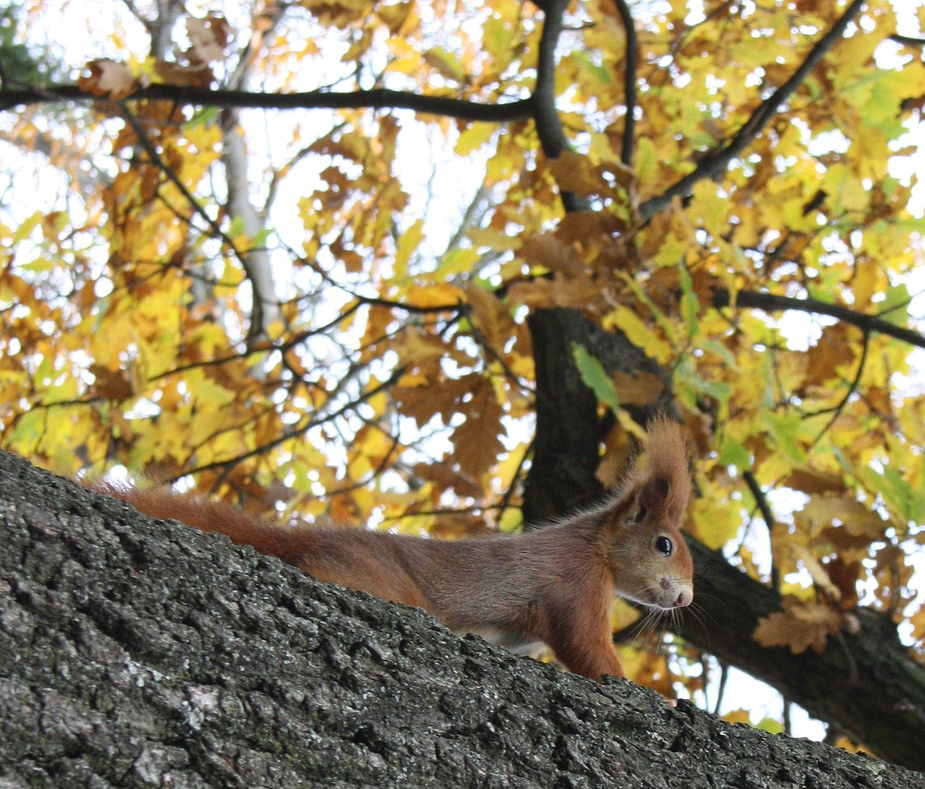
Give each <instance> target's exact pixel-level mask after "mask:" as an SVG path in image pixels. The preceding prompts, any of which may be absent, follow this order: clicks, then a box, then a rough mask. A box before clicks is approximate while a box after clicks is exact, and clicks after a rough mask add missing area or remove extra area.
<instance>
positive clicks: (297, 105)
mask: <svg viewBox="0 0 925 789" xmlns="http://www.w3.org/2000/svg"><path fill="white" fill-rule="evenodd" d="M139 99H145V100H148V101H171V102H175V103H177V104H189V105H193V106H199V107H235V108H238V109H246V108H250V109H265V110H295V109H303V110H313V109H326V110H336V109H363V108H370V109H408V110H414V111H416V112H421V113H425V114H432V115H443V116H446V117H449V118H458V119H460V120H468V121H487V122H492V123H502V122H506V121H523V120H529V119H530V118H531V117H533V100H532V99H529V98H528V99H521V100H519V101H512V102H508V103H505V104H481V103H478V102H473V101H466V100H463V99H451V98H446V97H443V96H422V95H420V94H417V93H409V92H407V91H400V90H387V89H385V88H376V89H374V90H358V91H353V92H350V93H332V92H330V91H322V90H313V91H307V92H304V93H254V92H250V91H244V90H211V89H209V88H197V87H193V86H178V85H149V86H148V87H146V88H142V89H141V90H138V91H136V92H135V93H133V94H132V95H131V96H127V97H124V98H123V99H122V100H123V101H132V100H139ZM52 101H80V102H94V103H96V104H108V103H110V101H111V100H110V99H107V98H106V97H104V96H93V95H91V94H89V93H86V92H84V91H82V90H80V88H79V87H78V86H77V85H56V86H52V87H48V88H24V89H20V90H0V112H2V111H4V110H10V109H13V108H14V107H22V106H27V105H30V104H40V103H46V102H52Z"/></svg>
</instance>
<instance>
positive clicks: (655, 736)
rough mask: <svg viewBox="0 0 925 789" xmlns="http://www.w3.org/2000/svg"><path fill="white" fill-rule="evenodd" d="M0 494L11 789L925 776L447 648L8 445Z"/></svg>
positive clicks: (913, 781) (4, 770)
mask: <svg viewBox="0 0 925 789" xmlns="http://www.w3.org/2000/svg"><path fill="white" fill-rule="evenodd" d="M0 480H2V485H0V534H2V540H3V551H2V552H0V730H2V732H3V736H2V737H0V786H3V787H19V786H32V787H56V789H69V787H84V786H93V787H107V786H119V787H147V786H170V787H212V786H215V787H230V786H242V787H256V786H260V787H275V786H280V787H283V786H285V787H300V786H326V787H347V786H351V787H352V786H403V787H413V786H422V785H425V784H426V785H429V786H452V787H465V786H479V787H534V786H542V787H579V786H588V787H591V786H594V787H601V786H620V787H643V786H645V787H652V786H666V787H667V786H672V787H679V786H683V787H707V786H738V787H770V786H774V787H806V786H812V787H818V788H821V789H824V788H825V787H871V788H873V787H879V788H880V789H884V788H886V789H890V788H891V787H897V789H899V788H900V787H902V789H908V787H911V786H925V782H923V780H922V777H921V776H917V775H915V774H914V773H910V772H908V771H906V770H904V769H902V768H897V767H892V766H890V765H887V764H885V763H882V762H878V761H876V760H873V759H868V758H865V757H860V756H853V755H850V754H847V753H844V752H841V751H838V750H835V749H832V748H829V747H828V746H825V745H822V744H818V743H809V742H803V741H799V740H792V739H790V738H787V737H784V736H773V735H769V734H767V733H765V732H761V731H757V730H753V729H750V728H748V727H744V726H732V725H728V724H725V723H723V722H722V721H719V720H717V719H715V718H713V717H711V716H710V715H708V714H706V713H704V712H701V711H699V710H697V709H696V708H694V707H693V706H692V705H690V704H687V703H685V702H681V703H680V704H679V706H678V708H677V709H671V708H669V707H668V706H667V705H666V704H665V703H664V702H663V700H662V699H661V698H659V697H658V696H656V695H655V694H653V693H652V692H650V691H646V690H644V689H642V688H639V687H636V686H634V685H632V684H631V683H628V682H625V681H622V680H615V681H609V682H607V683H606V684H603V685H599V684H596V683H593V682H591V681H589V680H585V679H582V678H580V677H577V676H573V675H568V674H564V673H561V672H559V671H557V670H556V669H554V668H552V667H551V666H547V665H543V664H540V663H537V662H535V661H532V660H530V659H529V658H518V657H514V656H511V655H508V654H506V653H504V652H503V651H501V650H499V649H496V648H493V647H491V646H489V645H488V644H486V643H484V642H482V641H480V640H478V639H476V638H467V639H459V638H456V637H455V636H453V635H452V634H450V633H448V632H447V631H446V630H444V629H443V628H441V627H439V626H438V625H437V624H436V623H435V622H433V620H431V619H429V618H428V617H426V616H425V615H424V614H423V613H422V612H420V611H416V610H411V609H405V608H401V607H398V606H393V605H389V604H387V603H384V602H382V601H377V600H374V599H373V598H369V597H367V596H364V595H360V594H356V593H352V592H348V591H345V590H340V589H338V588H336V587H332V586H326V585H324V584H320V583H318V582H316V581H314V580H313V579H311V578H309V577H307V576H305V575H303V574H301V573H299V572H298V571H296V570H295V569H293V568H290V567H286V566H284V565H282V564H280V563H279V562H278V561H276V560H275V559H269V558H266V557H261V556H257V555H256V554H255V553H254V552H253V551H251V550H248V549H242V548H235V547H233V546H232V545H231V544H230V543H228V542H227V541H226V540H225V539H224V538H221V537H216V536H214V535H205V534H201V533H199V532H196V531H195V530H193V529H190V528H188V527H183V526H180V525H177V524H171V523H164V522H159V521H153V520H151V519H149V518H145V517H143V516H140V515H138V514H137V513H135V512H134V511H133V510H131V508H129V507H127V506H126V505H124V504H121V503H118V502H115V501H113V500H110V499H106V498H104V497H100V496H98V495H96V494H94V493H91V492H89V491H87V490H84V489H82V488H78V487H77V486H75V485H73V484H72V483H70V482H67V481H65V480H61V479H58V478H54V477H52V476H50V475H48V474H46V473H44V472H41V471H38V470H36V469H34V468H32V467H31V466H30V465H29V464H28V463H26V462H25V461H23V460H21V459H19V458H16V457H14V456H11V455H8V454H6V453H0Z"/></svg>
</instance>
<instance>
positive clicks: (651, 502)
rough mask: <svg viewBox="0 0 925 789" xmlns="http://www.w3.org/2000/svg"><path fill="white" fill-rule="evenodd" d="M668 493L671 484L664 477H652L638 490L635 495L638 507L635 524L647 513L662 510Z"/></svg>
mask: <svg viewBox="0 0 925 789" xmlns="http://www.w3.org/2000/svg"><path fill="white" fill-rule="evenodd" d="M669 493H671V483H669V482H668V480H667V479H665V478H664V477H652V479H650V480H649V481H648V482H646V483H645V484H644V485H643V486H642V487H641V488H639V491H638V492H637V493H636V502H637V504H638V505H639V511H638V514H637V515H636V522H637V523H639V522H640V521H641V520H642V519H643V518H645V517H646V515H647V514H648V513H649V512H660V511H661V510H662V509H664V507H665V502H666V501H668V494H669Z"/></svg>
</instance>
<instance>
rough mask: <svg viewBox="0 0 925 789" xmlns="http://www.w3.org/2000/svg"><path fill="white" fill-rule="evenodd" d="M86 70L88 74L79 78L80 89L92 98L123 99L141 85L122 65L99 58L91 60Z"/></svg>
mask: <svg viewBox="0 0 925 789" xmlns="http://www.w3.org/2000/svg"><path fill="white" fill-rule="evenodd" d="M86 68H87V69H88V70H89V72H90V73H89V74H85V75H82V76H81V77H80V81H79V83H78V84H79V85H80V89H81V90H82V91H84V92H85V93H91V94H93V95H94V96H105V97H107V98H110V99H124V98H125V97H126V96H131V95H132V94H133V93H134V92H135V91H136V90H138V88H139V87H141V83H140V81H139V80H138V79H136V77H135V75H134V74H132V72H131V70H130V69H129V68H128V66H126V65H125V64H124V63H117V62H115V61H114V60H107V59H106V58H100V59H97V60H91V61H90V62H89V63H87V66H86Z"/></svg>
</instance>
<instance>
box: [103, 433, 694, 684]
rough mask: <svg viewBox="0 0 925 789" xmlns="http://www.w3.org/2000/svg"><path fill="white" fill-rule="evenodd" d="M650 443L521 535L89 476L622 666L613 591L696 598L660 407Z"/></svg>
mask: <svg viewBox="0 0 925 789" xmlns="http://www.w3.org/2000/svg"><path fill="white" fill-rule="evenodd" d="M647 445H648V446H647V448H646V450H645V451H644V453H643V454H642V455H641V457H639V458H638V459H637V461H636V462H635V463H634V464H633V465H632V467H631V469H630V470H629V472H628V473H627V475H626V476H625V478H624V480H623V482H622V484H621V485H620V486H619V487H618V489H617V491H616V492H615V493H612V494H610V495H609V496H608V497H607V499H606V500H605V501H604V502H603V503H602V504H600V505H598V506H596V507H594V508H592V509H589V510H586V511H583V512H579V513H577V514H574V515H571V516H569V517H566V518H564V519H562V520H560V521H558V522H554V523H552V524H551V525H549V526H547V527H545V528H540V529H535V530H532V531H529V532H526V533H523V534H520V535H516V536H499V537H488V538H485V537H482V538H472V539H463V540H458V541H441V540H435V539H430V538H426V537H410V536H403V535H396V534H388V533H384V532H375V531H365V530H356V529H314V528H311V527H308V526H299V527H284V526H279V525H274V524H270V523H265V522H263V521H261V520H259V519H258V518H254V517H252V516H250V515H247V514H245V513H244V512H242V511H240V510H238V509H236V508H235V507H233V506H231V505H228V504H223V503H219V502H213V501H209V500H204V499H199V498H196V497H193V496H190V495H184V494H180V493H176V492H173V491H171V490H169V489H164V488H153V489H142V488H136V487H125V486H122V485H120V484H118V483H112V482H106V481H100V482H96V483H94V484H93V485H92V487H94V488H95V489H96V490H97V491H99V492H102V493H107V494H109V495H112V496H114V497H116V498H119V499H122V500H124V501H126V502H128V503H130V504H132V505H134V506H135V508H136V509H138V510H139V511H141V512H143V513H145V514H147V515H151V516H154V517H157V518H164V519H175V520H179V521H182V522H184V523H186V524H188V525H191V526H195V527H197V528H199V529H201V530H203V531H207V532H220V533H222V534H225V535H226V536H228V537H229V538H230V539H231V541H232V542H233V543H236V544H239V545H251V546H253V547H254V548H256V550H257V551H259V552H261V553H265V554H270V555H273V556H276V557H278V558H279V559H281V560H282V561H284V562H287V563H289V564H292V565H295V566H296V567H298V568H299V569H301V570H302V571H304V572H306V573H308V574H310V575H312V576H313V577H315V578H317V579H318V580H319V581H325V582H329V583H335V584H340V585H341V586H347V587H350V588H352V589H358V590H361V591H364V592H368V593H369V594H372V595H375V596H377V597H380V598H384V599H386V600H390V601H392V602H395V603H404V604H406V605H411V606H417V607H419V608H423V609H424V610H425V611H427V612H428V613H430V614H432V615H433V616H434V617H435V618H436V619H437V620H439V621H440V622H441V623H442V624H444V625H445V626H446V627H448V628H450V629H451V630H453V631H455V632H457V633H460V634H462V633H475V634H477V635H480V636H482V637H484V638H486V639H487V640H488V641H491V642H492V643H495V644H498V645H501V646H505V647H507V648H508V649H510V650H512V651H515V652H523V653H531V652H533V651H535V650H536V649H538V648H540V647H542V645H544V644H545V645H546V646H548V647H550V648H551V649H552V651H553V652H554V653H555V656H556V658H558V660H559V661H560V662H561V663H563V664H564V665H565V667H566V668H567V669H569V670H570V671H572V672H574V673H577V674H581V675H584V676H586V677H590V678H592V679H594V680H600V679H601V678H602V677H603V676H604V675H605V674H610V675H614V676H618V677H623V676H625V675H624V672H623V667H622V664H621V662H620V658H619V656H618V655H617V651H616V649H615V648H614V645H613V633H612V631H611V625H610V611H611V607H612V604H613V601H614V594H615V593H616V594H618V595H620V596H621V597H624V598H627V599H629V600H633V601H635V602H637V603H641V604H643V605H646V606H650V607H653V608H656V609H662V610H669V611H670V610H674V609H677V608H682V607H684V606H687V605H690V603H691V601H692V600H693V594H694V592H693V562H692V559H691V554H690V551H689V550H688V547H687V543H686V542H685V541H684V538H683V537H682V535H681V532H680V531H679V524H680V520H681V517H682V515H683V513H684V510H685V508H686V506H687V501H688V498H689V496H690V491H691V479H690V474H689V471H688V466H687V452H686V443H685V440H684V437H683V434H682V432H681V428H680V426H679V425H678V424H677V423H675V422H672V421H670V420H668V419H667V418H666V417H664V416H661V417H657V418H656V419H655V420H653V422H652V423H651V424H650V426H649V429H648V442H647Z"/></svg>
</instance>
